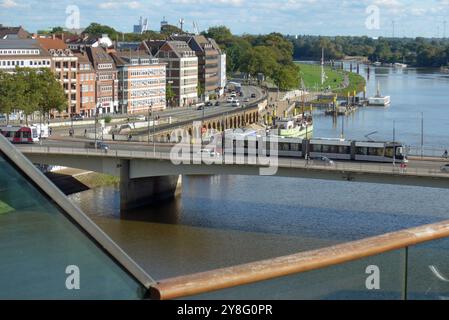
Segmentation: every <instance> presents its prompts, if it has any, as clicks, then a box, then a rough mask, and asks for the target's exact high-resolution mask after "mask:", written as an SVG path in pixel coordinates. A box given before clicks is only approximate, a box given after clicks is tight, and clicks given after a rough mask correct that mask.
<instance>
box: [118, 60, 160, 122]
mask: <svg viewBox="0 0 449 320" xmlns="http://www.w3.org/2000/svg"><path fill="white" fill-rule="evenodd" d="M111 56H112V58H113V59H114V61H115V63H116V66H117V69H118V80H119V93H118V95H119V112H121V113H128V114H136V113H137V114H139V113H140V114H148V112H149V111H160V110H164V109H165V108H166V107H167V103H166V91H165V90H166V75H165V72H166V68H165V64H164V63H160V62H159V59H157V58H154V57H152V56H150V55H148V54H147V53H146V52H145V51H121V52H116V53H111Z"/></svg>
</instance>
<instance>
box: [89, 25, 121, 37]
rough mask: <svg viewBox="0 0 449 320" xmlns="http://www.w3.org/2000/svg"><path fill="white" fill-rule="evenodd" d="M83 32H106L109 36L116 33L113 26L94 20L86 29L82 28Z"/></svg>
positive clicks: (94, 33)
mask: <svg viewBox="0 0 449 320" xmlns="http://www.w3.org/2000/svg"><path fill="white" fill-rule="evenodd" d="M83 33H87V34H93V35H101V34H107V35H108V36H109V37H110V38H115V37H116V36H117V35H118V33H117V31H116V30H115V29H114V28H112V27H110V26H106V25H101V24H99V23H95V22H93V23H91V24H90V25H89V26H88V27H87V28H86V29H84V32H83Z"/></svg>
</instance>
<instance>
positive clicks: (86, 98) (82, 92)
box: [75, 52, 96, 117]
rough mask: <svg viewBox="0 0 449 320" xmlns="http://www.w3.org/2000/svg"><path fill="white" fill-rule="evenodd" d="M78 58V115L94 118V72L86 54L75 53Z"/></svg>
mask: <svg viewBox="0 0 449 320" xmlns="http://www.w3.org/2000/svg"><path fill="white" fill-rule="evenodd" d="M75 55H76V56H77V57H78V94H79V114H81V115H83V116H87V117H93V116H95V106H96V98H95V92H96V72H95V69H94V67H93V66H92V64H91V63H90V60H89V57H88V56H87V53H86V52H80V53H75Z"/></svg>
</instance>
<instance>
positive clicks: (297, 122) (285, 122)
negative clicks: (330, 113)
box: [270, 114, 313, 138]
mask: <svg viewBox="0 0 449 320" xmlns="http://www.w3.org/2000/svg"><path fill="white" fill-rule="evenodd" d="M312 132H313V119H312V116H311V115H303V114H301V115H298V116H294V117H290V118H280V119H276V120H274V124H273V127H272V128H271V129H270V135H273V136H279V137H283V138H299V137H307V136H308V135H309V134H311V133H312Z"/></svg>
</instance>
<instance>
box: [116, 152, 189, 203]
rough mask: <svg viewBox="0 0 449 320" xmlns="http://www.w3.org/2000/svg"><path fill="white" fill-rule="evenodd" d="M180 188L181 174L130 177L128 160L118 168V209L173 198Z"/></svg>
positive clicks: (179, 191)
mask: <svg viewBox="0 0 449 320" xmlns="http://www.w3.org/2000/svg"><path fill="white" fill-rule="evenodd" d="M181 190H182V176H178V175H176V176H165V177H148V178H139V179H131V178H130V160H122V161H121V168H120V210H121V211H128V210H132V209H137V208H139V207H145V206H149V205H152V204H155V203H158V202H160V201H167V200H170V199H173V198H175V197H176V196H177V195H179V194H180V193H181Z"/></svg>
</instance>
